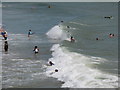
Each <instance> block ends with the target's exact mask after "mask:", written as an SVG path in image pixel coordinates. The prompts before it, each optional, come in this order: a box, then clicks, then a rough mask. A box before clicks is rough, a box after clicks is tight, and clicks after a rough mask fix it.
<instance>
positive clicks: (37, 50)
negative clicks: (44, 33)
mask: <svg viewBox="0 0 120 90" xmlns="http://www.w3.org/2000/svg"><path fill="white" fill-rule="evenodd" d="M33 51H34V52H35V54H37V53H38V52H39V48H38V47H37V46H35V47H34V49H33Z"/></svg>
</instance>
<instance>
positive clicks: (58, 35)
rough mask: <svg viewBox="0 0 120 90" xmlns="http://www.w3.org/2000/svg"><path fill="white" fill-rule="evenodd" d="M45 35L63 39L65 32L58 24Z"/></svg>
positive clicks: (65, 36)
mask: <svg viewBox="0 0 120 90" xmlns="http://www.w3.org/2000/svg"><path fill="white" fill-rule="evenodd" d="M46 35H47V36H48V37H49V38H51V39H59V40H65V39H66V38H67V34H66V33H65V32H64V31H63V30H62V29H61V28H60V26H59V25H56V26H54V27H53V28H51V29H50V30H49V31H48V32H47V33H46Z"/></svg>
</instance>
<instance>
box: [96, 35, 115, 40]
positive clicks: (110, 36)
mask: <svg viewBox="0 0 120 90" xmlns="http://www.w3.org/2000/svg"><path fill="white" fill-rule="evenodd" d="M114 36H115V35H114V34H112V33H110V34H109V35H108V37H109V38H112V37H114ZM96 40H100V39H99V38H96Z"/></svg>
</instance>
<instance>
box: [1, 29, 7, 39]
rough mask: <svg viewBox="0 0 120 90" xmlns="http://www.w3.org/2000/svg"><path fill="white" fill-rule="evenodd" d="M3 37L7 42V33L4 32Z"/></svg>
mask: <svg viewBox="0 0 120 90" xmlns="http://www.w3.org/2000/svg"><path fill="white" fill-rule="evenodd" d="M1 35H2V36H3V37H4V40H7V32H6V31H4V30H2V31H1Z"/></svg>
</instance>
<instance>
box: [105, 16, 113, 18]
mask: <svg viewBox="0 0 120 90" xmlns="http://www.w3.org/2000/svg"><path fill="white" fill-rule="evenodd" d="M104 18H108V19H111V18H112V16H107V17H104Z"/></svg>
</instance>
